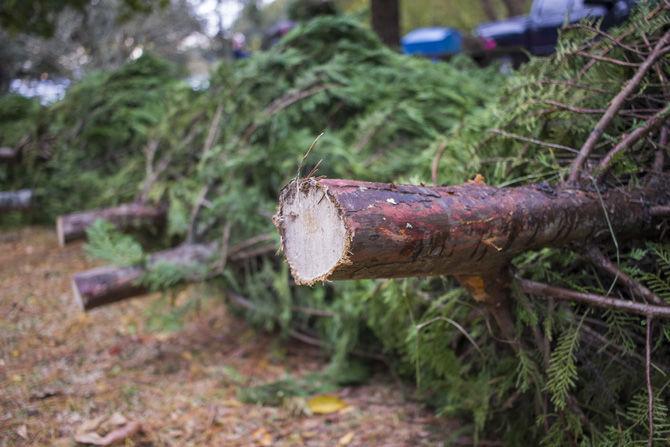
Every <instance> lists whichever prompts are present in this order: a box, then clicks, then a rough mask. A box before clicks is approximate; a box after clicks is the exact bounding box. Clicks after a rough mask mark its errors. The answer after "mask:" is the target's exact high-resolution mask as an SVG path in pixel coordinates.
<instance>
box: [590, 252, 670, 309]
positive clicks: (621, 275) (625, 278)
mask: <svg viewBox="0 0 670 447" xmlns="http://www.w3.org/2000/svg"><path fill="white" fill-rule="evenodd" d="M586 256H587V257H588V258H589V259H590V260H591V262H592V263H593V265H595V266H596V267H597V268H599V269H600V270H602V271H604V272H606V273H609V274H610V275H612V276H613V277H614V280H615V281H619V282H620V283H621V284H623V285H624V286H626V287H628V288H629V289H630V290H631V291H632V292H633V294H635V295H637V296H639V297H640V298H642V299H644V300H645V301H647V302H650V303H654V304H659V305H662V304H663V300H661V299H660V298H659V297H658V296H657V295H656V294H655V293H654V292H652V291H651V290H649V289H648V288H646V287H645V286H643V285H642V284H640V283H639V282H638V281H636V280H635V279H633V278H631V277H630V276H629V275H628V274H626V273H625V272H623V271H622V270H621V269H619V267H617V266H616V265H614V263H612V261H610V260H609V259H607V257H606V256H605V255H604V254H603V252H602V251H600V249H599V248H597V247H595V246H592V247H589V248H588V249H587V250H586Z"/></svg>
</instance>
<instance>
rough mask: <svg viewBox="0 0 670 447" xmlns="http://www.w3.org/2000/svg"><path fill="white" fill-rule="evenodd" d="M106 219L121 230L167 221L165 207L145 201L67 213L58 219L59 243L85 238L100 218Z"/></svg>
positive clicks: (145, 226) (160, 223) (57, 232)
mask: <svg viewBox="0 0 670 447" xmlns="http://www.w3.org/2000/svg"><path fill="white" fill-rule="evenodd" d="M98 219H102V220H106V221H108V222H110V223H111V224H113V225H114V226H115V227H117V228H118V229H120V230H127V229H131V228H135V229H137V228H147V227H158V226H160V225H162V224H163V222H164V221H165V209H164V208H162V207H160V206H154V205H147V204H144V203H126V204H123V205H119V206H115V207H112V208H104V209H97V210H90V211H82V212H78V213H71V214H65V215H63V216H59V217H58V218H57V219H56V234H57V235H58V243H59V244H60V245H61V247H62V246H64V245H65V244H67V243H69V242H72V241H75V240H79V239H84V238H85V237H86V229H87V228H88V227H90V226H91V225H93V223H94V222H95V221H96V220H98Z"/></svg>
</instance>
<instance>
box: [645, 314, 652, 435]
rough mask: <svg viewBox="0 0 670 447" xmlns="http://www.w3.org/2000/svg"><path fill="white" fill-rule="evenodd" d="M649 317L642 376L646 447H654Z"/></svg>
mask: <svg viewBox="0 0 670 447" xmlns="http://www.w3.org/2000/svg"><path fill="white" fill-rule="evenodd" d="M652 323H653V320H652V318H651V317H647V338H646V340H645V344H644V346H645V349H644V353H645V355H644V357H645V359H644V360H645V361H644V375H645V378H646V380H647V410H648V412H649V439H648V440H647V445H648V446H649V447H653V445H654V388H653V387H652V384H651V333H652V327H651V326H652Z"/></svg>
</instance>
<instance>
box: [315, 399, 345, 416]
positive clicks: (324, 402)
mask: <svg viewBox="0 0 670 447" xmlns="http://www.w3.org/2000/svg"><path fill="white" fill-rule="evenodd" d="M347 406H348V404H347V403H346V402H345V401H343V400H342V399H340V398H339V397H337V396H333V395H331V394H322V395H318V396H314V397H312V398H311V399H309V400H308V401H307V407H308V408H309V409H310V410H311V412H312V413H314V414H330V413H336V412H338V411H340V410H341V409H343V408H346V407H347Z"/></svg>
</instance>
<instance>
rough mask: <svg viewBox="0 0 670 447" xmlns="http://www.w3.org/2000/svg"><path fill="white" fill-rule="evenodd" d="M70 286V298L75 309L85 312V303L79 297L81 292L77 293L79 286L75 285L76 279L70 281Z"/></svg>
mask: <svg viewBox="0 0 670 447" xmlns="http://www.w3.org/2000/svg"><path fill="white" fill-rule="evenodd" d="M70 285H71V286H72V296H74V302H75V304H76V305H77V307H78V308H79V309H81V310H87V309H86V303H85V302H84V300H83V299H82V297H81V292H79V286H78V285H77V278H76V277H73V278H72V280H71V281H70Z"/></svg>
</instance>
